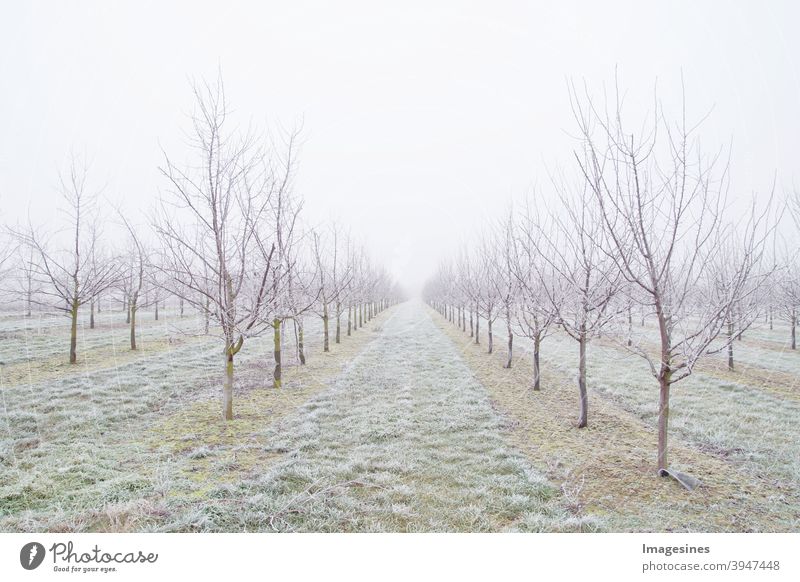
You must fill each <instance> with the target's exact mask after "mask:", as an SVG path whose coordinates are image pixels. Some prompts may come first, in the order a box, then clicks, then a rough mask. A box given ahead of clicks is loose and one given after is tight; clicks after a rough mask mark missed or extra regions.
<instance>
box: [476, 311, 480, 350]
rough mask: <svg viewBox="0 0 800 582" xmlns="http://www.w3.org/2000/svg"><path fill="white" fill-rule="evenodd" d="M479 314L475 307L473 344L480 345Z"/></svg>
mask: <svg viewBox="0 0 800 582" xmlns="http://www.w3.org/2000/svg"><path fill="white" fill-rule="evenodd" d="M480 328H481V316H480V313H479V312H478V309H477V308H475V344H476V345H480V343H481V331H480Z"/></svg>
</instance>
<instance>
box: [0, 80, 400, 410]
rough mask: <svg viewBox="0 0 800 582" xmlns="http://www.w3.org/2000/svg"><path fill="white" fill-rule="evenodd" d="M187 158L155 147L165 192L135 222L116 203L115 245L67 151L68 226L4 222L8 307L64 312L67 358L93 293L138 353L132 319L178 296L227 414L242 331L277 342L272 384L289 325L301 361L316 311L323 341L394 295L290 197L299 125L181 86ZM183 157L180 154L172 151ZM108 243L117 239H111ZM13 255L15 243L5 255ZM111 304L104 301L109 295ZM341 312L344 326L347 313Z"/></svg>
mask: <svg viewBox="0 0 800 582" xmlns="http://www.w3.org/2000/svg"><path fill="white" fill-rule="evenodd" d="M192 89H193V93H194V100H195V108H194V111H193V113H192V116H191V130H190V131H189V132H188V135H189V142H188V145H189V149H190V151H189V157H190V159H189V161H187V162H186V163H185V164H178V163H177V162H175V161H174V158H173V157H172V156H171V155H170V154H168V153H166V152H164V163H163V165H162V166H161V167H160V173H161V175H162V177H163V184H164V187H163V191H162V195H161V196H160V199H159V200H158V203H157V204H156V206H155V208H154V209H153V211H152V212H151V214H150V216H148V218H147V220H145V221H142V222H143V224H136V223H135V221H134V220H132V219H131V218H130V216H129V215H128V213H126V212H125V211H123V210H121V209H117V210H116V211H115V213H114V214H115V216H114V217H113V220H112V221H111V222H112V223H116V225H117V226H118V228H117V230H118V231H119V233H121V237H122V239H123V242H122V244H121V245H119V246H121V248H122V249H123V250H122V251H120V252H113V251H111V249H112V248H113V247H114V245H113V244H111V243H110V242H109V240H108V238H107V237H104V236H103V233H102V231H101V227H100V225H102V224H104V223H105V221H106V218H107V217H105V216H101V207H100V204H99V193H98V192H97V191H94V190H92V189H91V188H90V186H89V184H88V174H89V171H88V165H87V164H86V162H85V161H83V160H80V159H78V158H76V157H73V159H72V162H71V164H70V166H69V168H68V170H67V173H66V174H65V175H63V176H62V179H61V194H62V196H63V201H64V203H65V204H64V206H65V216H64V218H65V220H64V223H65V228H64V229H62V230H61V231H59V232H56V233H45V232H44V230H43V229H41V228H37V227H34V226H33V224H32V223H31V224H29V225H27V226H26V227H14V228H9V229H8V233H9V235H10V236H9V237H7V238H8V239H9V241H10V243H9V244H11V242H13V245H14V248H13V249H12V248H10V247H9V249H8V250H4V254H3V255H2V256H0V261H2V263H0V267H2V268H4V269H5V268H6V267H7V266H8V264H9V263H10V262H12V261H13V258H11V259H8V258H7V256H8V255H14V256H16V257H17V259H18V260H17V263H18V264H17V265H16V266H17V268H16V269H14V270H13V271H14V273H15V276H12V277H11V279H12V280H14V281H15V283H14V284H13V285H6V288H5V289H4V290H5V291H6V292H7V294H10V295H11V297H12V298H16V299H17V302H18V303H19V300H22V302H24V304H25V310H26V314H27V315H30V314H31V306H32V305H38V306H40V308H41V309H44V310H46V311H50V310H58V311H61V312H63V313H65V314H67V315H68V316H69V317H70V350H69V361H70V363H73V364H74V363H76V362H77V360H78V357H77V339H78V321H79V314H80V313H82V312H83V310H84V309H85V308H87V307H88V308H89V310H90V314H89V319H90V327H94V321H95V316H94V314H95V309H99V308H100V304H99V299H100V297H101V296H102V297H104V298H108V299H112V298H113V299H114V300H115V301H118V302H119V303H121V304H122V306H123V309H124V310H125V313H126V320H127V323H128V324H129V326H130V348H131V350H136V349H137V342H136V340H137V314H138V313H139V311H140V310H141V309H144V308H148V307H154V308H155V317H156V319H158V308H159V305H162V306H163V303H164V301H165V300H166V298H167V297H174V298H177V302H178V305H179V309H180V312H181V315H183V312H184V308H185V306H188V307H189V308H191V309H192V310H193V311H194V313H196V314H198V315H199V317H200V318H201V319H200V321H201V325H202V332H203V333H204V334H209V335H212V336H215V337H218V338H219V341H220V348H221V349H220V352H221V356H222V357H221V359H222V362H223V370H224V382H223V391H222V392H223V417H224V418H225V419H226V420H230V419H232V418H233V393H234V379H235V375H234V370H235V367H234V362H235V359H236V356H237V354H239V353H240V352H241V350H242V349H244V348H245V346H246V345H249V342H250V340H251V339H252V338H256V337H259V336H265V335H271V336H272V337H273V339H274V350H273V354H272V357H273V358H274V371H273V386H274V387H275V388H280V387H281V381H282V360H283V358H282V354H281V348H282V345H283V338H282V336H281V334H282V330H283V329H284V328H285V326H286V325H287V324H290V325H293V326H294V328H295V331H296V334H295V338H296V342H295V349H296V353H297V355H298V359H299V362H300V364H305V361H306V353H305V345H304V331H305V330H304V322H305V321H306V319H307V318H311V317H319V318H320V319H321V320H322V328H323V349H324V351H326V352H327V351H329V350H330V349H331V348H330V335H331V333H330V328H331V324H333V325H334V326H335V336H334V341H335V343H339V342H341V341H342V329H343V325H344V324H345V323H346V326H347V327H346V333H347V335H351V334H352V333H354V332H355V331H356V330H358V329H359V328H360V327H362V326H363V325H364V324H365V323H367V322H368V321H369V320H370V319H371V318H372V317H374V316H375V315H376V314H377V313H378V312H380V311H381V310H382V309H384V308H386V307H387V306H388V305H389V304H390V303H391V302H393V301H395V300H397V299H398V297H399V295H400V292H399V289H398V287H397V285H396V284H395V283H394V282H393V281H392V280H391V278H390V277H389V275H388V274H387V272H386V271H385V270H384V269H383V268H382V267H380V266H379V265H376V264H375V263H374V262H373V261H372V260H371V259H370V257H369V256H368V253H367V252H366V251H365V250H364V248H363V247H362V246H360V245H358V244H356V242H355V241H354V240H353V238H352V237H351V236H350V235H349V234H348V233H346V232H345V231H344V230H343V229H342V228H341V227H340V226H338V225H336V224H334V225H330V226H321V227H309V226H307V225H305V224H304V223H303V222H302V220H301V210H302V202H301V201H300V200H299V199H298V197H297V196H295V195H294V193H293V180H294V176H295V171H296V150H297V142H298V132H297V131H294V132H290V133H285V134H283V135H282V136H281V139H279V140H274V139H271V138H268V137H266V136H263V135H259V134H258V133H257V132H256V131H254V130H252V129H247V130H245V131H242V130H240V129H238V128H237V127H234V126H233V123H232V120H231V118H230V111H229V106H228V104H227V102H226V98H225V91H224V86H223V83H222V81H221V78H218V79H217V80H216V82H213V83H209V82H200V83H196V84H193V86H192ZM184 156H185V152H182V153H181V158H182V159H183V158H184ZM118 238H119V237H118ZM12 251H13V252H12ZM106 303H108V302H106ZM345 318H346V321H345Z"/></svg>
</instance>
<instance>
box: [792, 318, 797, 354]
mask: <svg viewBox="0 0 800 582" xmlns="http://www.w3.org/2000/svg"><path fill="white" fill-rule="evenodd" d="M791 324H792V349H793V350H796V349H797V310H796V309H794V308H792V321H791Z"/></svg>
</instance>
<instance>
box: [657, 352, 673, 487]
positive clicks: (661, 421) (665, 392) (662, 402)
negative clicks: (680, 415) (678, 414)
mask: <svg viewBox="0 0 800 582" xmlns="http://www.w3.org/2000/svg"><path fill="white" fill-rule="evenodd" d="M671 380H672V371H671V370H669V368H668V367H667V368H666V369H664V371H663V372H662V374H661V376H660V378H659V380H658V384H659V398H658V474H659V475H661V476H665V475H666V470H667V466H668V459H667V434H668V429H669V387H670V382H671Z"/></svg>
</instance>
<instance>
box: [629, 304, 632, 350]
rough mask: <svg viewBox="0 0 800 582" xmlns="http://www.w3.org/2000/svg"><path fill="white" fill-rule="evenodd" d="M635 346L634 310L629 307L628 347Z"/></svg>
mask: <svg viewBox="0 0 800 582" xmlns="http://www.w3.org/2000/svg"><path fill="white" fill-rule="evenodd" d="M632 345H633V309H632V308H631V306H630V305H628V347H631V346H632Z"/></svg>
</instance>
